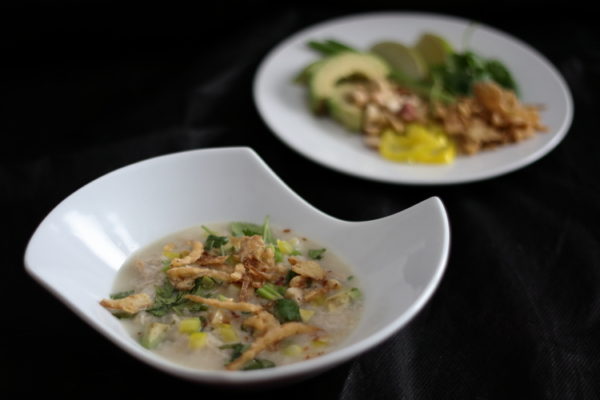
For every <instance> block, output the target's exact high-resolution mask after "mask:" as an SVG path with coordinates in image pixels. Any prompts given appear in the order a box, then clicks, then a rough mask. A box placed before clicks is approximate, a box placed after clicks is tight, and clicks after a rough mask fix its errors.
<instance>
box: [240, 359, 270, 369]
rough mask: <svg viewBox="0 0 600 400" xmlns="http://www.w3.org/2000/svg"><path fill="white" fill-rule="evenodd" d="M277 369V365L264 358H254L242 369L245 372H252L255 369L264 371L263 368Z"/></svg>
mask: <svg viewBox="0 0 600 400" xmlns="http://www.w3.org/2000/svg"><path fill="white" fill-rule="evenodd" d="M273 367H275V363H274V362H273V361H271V360H266V359H264V358H262V359H261V358H254V359H252V360H250V361H248V363H246V365H244V368H242V369H243V370H244V371H250V370H253V369H263V368H273Z"/></svg>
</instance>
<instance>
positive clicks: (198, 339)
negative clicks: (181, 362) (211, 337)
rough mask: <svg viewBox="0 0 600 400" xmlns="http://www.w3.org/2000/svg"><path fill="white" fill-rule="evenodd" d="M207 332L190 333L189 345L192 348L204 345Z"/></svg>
mask: <svg viewBox="0 0 600 400" xmlns="http://www.w3.org/2000/svg"><path fill="white" fill-rule="evenodd" d="M207 341H208V334H207V333H206V332H194V333H192V334H191V335H190V339H189V346H190V348H192V349H201V348H203V347H204V346H206V342H207Z"/></svg>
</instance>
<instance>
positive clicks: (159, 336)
mask: <svg viewBox="0 0 600 400" xmlns="http://www.w3.org/2000/svg"><path fill="white" fill-rule="evenodd" d="M168 329H169V325H167V324H162V323H160V322H153V323H151V324H150V326H149V327H148V329H146V331H145V332H144V335H143V336H142V339H141V343H142V346H144V347H145V348H147V349H154V348H156V346H158V344H159V343H160V342H161V341H162V340H163V339H164V338H165V336H166V333H167V330H168Z"/></svg>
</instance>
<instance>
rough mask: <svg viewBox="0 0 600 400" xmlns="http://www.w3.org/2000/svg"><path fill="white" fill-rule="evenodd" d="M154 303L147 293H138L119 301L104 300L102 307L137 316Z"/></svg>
mask: <svg viewBox="0 0 600 400" xmlns="http://www.w3.org/2000/svg"><path fill="white" fill-rule="evenodd" d="M152 303H153V302H152V299H151V298H150V296H148V295H147V294H146V293H138V294H132V295H130V296H127V297H124V298H122V299H118V300H108V299H103V300H102V301H101V302H100V305H101V306H103V307H106V308H110V309H113V310H121V311H125V312H126V313H128V314H135V313H137V312H140V311H142V310H145V309H147V308H148V307H150V306H151V305H152Z"/></svg>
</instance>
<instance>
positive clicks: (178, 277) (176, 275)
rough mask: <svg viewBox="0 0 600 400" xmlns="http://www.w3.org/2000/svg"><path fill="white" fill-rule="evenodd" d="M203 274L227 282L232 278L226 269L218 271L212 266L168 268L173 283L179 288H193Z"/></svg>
mask: <svg viewBox="0 0 600 400" xmlns="http://www.w3.org/2000/svg"><path fill="white" fill-rule="evenodd" d="M203 276H208V277H211V278H215V279H219V280H222V281H225V282H229V281H230V280H231V275H230V274H229V273H227V272H225V271H218V270H215V269H210V268H201V267H192V266H185V267H177V268H170V269H168V270H167V277H168V278H169V281H171V284H172V285H173V286H175V288H176V289H178V290H191V289H192V288H193V287H194V284H195V281H196V279H198V278H201V277H203Z"/></svg>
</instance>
